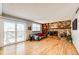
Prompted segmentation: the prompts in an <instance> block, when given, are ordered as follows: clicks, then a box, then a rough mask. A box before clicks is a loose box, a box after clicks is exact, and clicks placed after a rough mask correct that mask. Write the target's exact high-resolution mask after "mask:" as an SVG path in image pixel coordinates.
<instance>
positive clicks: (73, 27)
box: [72, 18, 77, 30]
mask: <svg viewBox="0 0 79 59" xmlns="http://www.w3.org/2000/svg"><path fill="white" fill-rule="evenodd" d="M72 29H73V30H77V18H76V19H75V20H74V21H73V22H72Z"/></svg>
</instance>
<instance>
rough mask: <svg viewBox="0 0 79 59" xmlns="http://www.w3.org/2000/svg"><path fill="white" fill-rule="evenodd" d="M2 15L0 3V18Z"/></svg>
mask: <svg viewBox="0 0 79 59" xmlns="http://www.w3.org/2000/svg"><path fill="white" fill-rule="evenodd" d="M1 15H2V4H1V3H0V16H1Z"/></svg>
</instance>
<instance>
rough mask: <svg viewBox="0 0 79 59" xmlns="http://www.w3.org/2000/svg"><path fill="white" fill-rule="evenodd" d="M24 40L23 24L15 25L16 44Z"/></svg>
mask: <svg viewBox="0 0 79 59" xmlns="http://www.w3.org/2000/svg"><path fill="white" fill-rule="evenodd" d="M24 40H25V24H23V23H18V24H17V42H21V41H24Z"/></svg>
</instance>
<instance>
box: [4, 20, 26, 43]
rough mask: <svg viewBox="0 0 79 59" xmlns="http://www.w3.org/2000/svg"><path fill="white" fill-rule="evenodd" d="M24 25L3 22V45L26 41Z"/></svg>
mask: <svg viewBox="0 0 79 59" xmlns="http://www.w3.org/2000/svg"><path fill="white" fill-rule="evenodd" d="M25 28H26V27H25V23H19V22H11V21H10V22H9V21H6V22H4V45H8V44H13V43H17V42H21V41H24V40H25V39H26V34H25V33H26V30H25Z"/></svg>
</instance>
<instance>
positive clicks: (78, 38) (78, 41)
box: [72, 12, 79, 53]
mask: <svg viewBox="0 0 79 59" xmlns="http://www.w3.org/2000/svg"><path fill="white" fill-rule="evenodd" d="M75 18H77V19H78V20H77V21H78V22H77V30H72V39H73V44H74V45H75V47H76V49H77V51H78V53H79V12H78V13H77V14H76V15H75ZM75 18H74V19H75ZM74 19H72V22H73V20H74Z"/></svg>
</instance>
